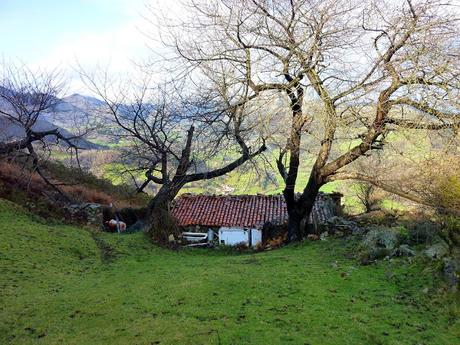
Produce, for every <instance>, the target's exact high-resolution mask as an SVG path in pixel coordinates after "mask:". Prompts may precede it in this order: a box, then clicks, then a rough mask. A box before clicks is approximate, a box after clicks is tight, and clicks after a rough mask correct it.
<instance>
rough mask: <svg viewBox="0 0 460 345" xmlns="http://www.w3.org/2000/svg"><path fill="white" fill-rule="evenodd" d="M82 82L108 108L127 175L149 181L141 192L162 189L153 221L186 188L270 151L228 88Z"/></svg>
mask: <svg viewBox="0 0 460 345" xmlns="http://www.w3.org/2000/svg"><path fill="white" fill-rule="evenodd" d="M82 76H83V78H84V80H85V81H86V83H87V85H88V86H89V87H91V88H92V89H93V90H94V91H95V92H96V93H98V95H99V96H100V97H101V98H102V99H103V100H104V101H105V103H106V109H105V113H106V116H108V118H110V119H111V120H112V121H113V123H114V124H115V126H114V127H113V135H114V136H116V137H117V138H119V139H120V140H122V141H123V143H124V147H123V148H121V162H122V163H123V164H124V166H125V167H126V170H125V171H126V172H129V173H132V174H138V173H139V172H141V173H142V174H144V176H145V179H144V181H143V183H142V184H140V185H138V191H142V190H144V189H145V187H146V186H147V185H148V184H149V183H154V184H156V185H159V186H160V188H159V190H158V191H157V192H156V194H155V196H154V197H153V198H152V199H151V201H150V203H149V213H150V217H151V221H153V220H154V219H158V218H159V217H160V214H162V215H164V211H165V210H169V206H170V203H171V201H172V200H173V199H174V198H175V196H176V195H177V194H178V193H179V191H180V190H181V188H182V187H183V186H184V185H185V184H187V183H191V182H196V181H201V180H208V179H212V178H215V177H219V176H223V175H225V174H227V173H228V172H230V171H233V170H234V169H236V168H237V167H239V166H241V165H242V164H244V163H245V162H247V161H249V160H251V159H253V158H255V157H256V156H258V155H259V154H261V153H262V152H263V151H264V150H265V149H266V147H265V142H264V140H263V139H258V138H254V133H253V131H249V129H248V128H247V127H246V122H245V117H246V115H247V111H246V104H245V103H241V102H238V101H236V102H235V100H234V99H233V98H232V97H231V95H230V94H229V92H228V91H229V90H228V89H227V88H226V87H222V88H220V89H219V88H214V89H213V91H211V90H205V85H201V87H200V88H199V92H195V90H193V89H187V92H186V89H185V88H184V87H183V85H177V84H176V83H173V84H167V85H162V86H158V85H153V86H151V82H150V80H149V78H146V79H145V80H144V82H139V80H138V81H137V82H138V85H137V86H136V83H134V82H133V83H129V82H126V81H124V82H123V84H124V85H127V84H129V85H131V86H132V88H130V90H128V89H126V88H125V89H123V88H121V89H120V88H116V90H113V84H112V83H106V82H105V81H107V80H108V78H107V75H105V76H104V77H102V78H101V75H100V74H99V77H98V76H97V75H96V76H94V75H89V74H85V73H82ZM139 84H140V85H139ZM222 85H223V84H221V86H222ZM208 91H209V92H208ZM249 134H250V135H251V136H252V138H249ZM254 146H255V147H254ZM219 158H220V160H221V161H223V162H222V164H221V165H220V166H218V162H219ZM165 235H166V240H167V234H165ZM160 240H163V241H164V240H165V239H164V238H163V239H160Z"/></svg>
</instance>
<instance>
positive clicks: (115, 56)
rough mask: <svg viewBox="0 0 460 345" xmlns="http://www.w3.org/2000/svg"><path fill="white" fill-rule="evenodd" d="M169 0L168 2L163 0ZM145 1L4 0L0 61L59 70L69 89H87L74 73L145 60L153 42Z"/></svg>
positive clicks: (122, 68) (126, 66) (128, 65)
mask: <svg viewBox="0 0 460 345" xmlns="http://www.w3.org/2000/svg"><path fill="white" fill-rule="evenodd" d="M159 1H163V2H164V1H166V0H159ZM144 2H145V0H0V59H1V60H3V61H6V62H11V61H20V62H21V63H25V64H27V65H28V66H31V68H37V67H41V68H48V69H53V68H56V67H57V68H59V69H62V70H64V71H66V72H68V74H69V78H70V85H69V89H71V90H72V91H73V92H83V93H84V91H85V87H84V86H83V84H82V83H81V82H80V81H79V78H77V77H76V73H75V72H72V71H74V69H75V68H76V66H77V64H80V65H82V66H83V67H84V68H85V69H91V68H92V67H94V66H96V65H97V64H99V65H104V66H106V65H109V67H110V70H111V71H115V72H125V71H128V70H129V69H130V68H131V66H132V61H133V60H135V61H138V60H141V59H143V58H145V57H146V56H147V55H148V53H149V49H148V47H147V45H148V44H151V43H150V42H149V40H148V38H147V37H146V35H145V32H147V31H148V30H150V29H151V28H149V29H146V25H148V22H147V20H146V19H145V18H144V17H143V13H146V8H145V5H144Z"/></svg>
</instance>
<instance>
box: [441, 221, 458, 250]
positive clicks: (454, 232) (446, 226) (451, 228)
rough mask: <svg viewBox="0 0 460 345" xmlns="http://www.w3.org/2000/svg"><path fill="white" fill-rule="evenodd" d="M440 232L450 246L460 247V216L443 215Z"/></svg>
mask: <svg viewBox="0 0 460 345" xmlns="http://www.w3.org/2000/svg"><path fill="white" fill-rule="evenodd" d="M442 223H443V224H442V225H443V226H442V229H441V234H442V235H443V237H444V238H445V239H446V240H447V242H448V243H449V244H450V245H451V246H456V247H460V217H455V216H445V217H444V219H443V222H442Z"/></svg>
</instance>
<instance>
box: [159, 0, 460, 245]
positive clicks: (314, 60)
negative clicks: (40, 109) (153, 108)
mask: <svg viewBox="0 0 460 345" xmlns="http://www.w3.org/2000/svg"><path fill="white" fill-rule="evenodd" d="M184 6H185V8H186V11H184V13H185V14H183V16H182V17H181V18H180V19H177V18H170V17H168V15H164V16H163V18H161V17H160V18H159V19H157V20H159V21H160V25H161V26H162V27H163V28H167V29H166V30H163V34H162V40H163V42H164V43H165V44H166V45H167V46H168V47H169V48H172V49H173V51H175V53H176V55H175V56H176V58H177V61H181V63H182V64H183V65H184V66H186V68H187V69H188V71H190V70H193V71H194V72H195V71H196V70H197V69H198V70H207V71H208V73H209V74H213V73H214V72H215V73H219V70H218V69H217V68H216V67H217V66H219V65H220V64H226V65H228V66H232V70H233V71H235V77H234V83H235V85H236V84H237V83H239V84H240V85H244V86H245V87H242V90H244V92H245V94H244V96H245V97H246V98H247V99H255V98H258V97H261V96H262V95H264V94H267V93H273V92H278V94H279V97H281V98H282V99H285V100H286V104H287V107H288V109H289V112H290V117H291V120H290V122H291V126H290V133H289V134H288V138H287V140H286V144H285V145H284V147H282V148H281V150H280V152H279V157H278V159H277V167H278V170H279V173H280V174H281V176H282V178H283V180H284V183H285V187H284V196H285V199H286V203H287V208H288V213H289V225H288V230H289V239H290V240H293V239H301V238H302V237H303V236H304V235H305V229H303V228H301V225H300V224H301V221H302V219H305V218H306V217H308V216H309V214H310V212H311V210H312V207H313V204H314V201H315V199H316V196H317V194H318V191H319V189H320V188H321V187H322V186H323V185H325V184H326V183H328V182H331V181H336V180H341V179H358V180H370V179H371V177H370V176H368V175H367V174H366V173H365V172H359V173H357V172H355V171H353V170H347V171H346V170H344V168H345V167H347V166H352V163H353V162H354V161H356V160H357V159H359V158H360V157H364V156H368V155H370V154H372V152H373V151H374V150H375V149H382V148H383V147H384V145H385V139H386V136H387V134H388V133H389V131H393V130H397V129H398V128H412V129H414V130H415V129H427V130H438V129H446V128H450V129H455V128H458V126H459V123H460V119H459V108H460V107H459V102H458V99H459V90H460V88H459V85H460V82H459V81H460V79H459V75H460V68H459V61H460V59H459V57H460V54H459V44H460V43H459V40H458V37H459V35H458V33H459V30H458V18H455V17H454V14H455V11H451V5H450V4H449V3H448V2H440V1H438V0H425V1H412V0H401V1H388V2H387V1H378V2H377V1H370V0H369V1H349V0H347V1H344V0H343V1H342V0H326V1H316V0H290V1H288V0H283V1H265V0H252V1H242V0H216V1H190V2H187V3H185V5H184ZM151 10H152V13H154V12H155V11H156V9H155V8H154V7H151ZM280 121H283V120H282V119H281V120H280ZM312 133H316V134H315V135H316V136H319V137H320V140H319V142H318V145H317V150H316V152H314V153H313V157H314V159H313V160H314V163H313V164H312V166H311V171H310V177H309V180H308V183H307V184H306V185H305V186H303V191H302V192H301V193H300V195H298V194H296V192H295V188H296V182H297V177H298V174H299V167H300V163H301V162H302V160H304V159H305V158H304V157H302V156H301V154H302V143H301V141H302V138H303V137H309V136H311V135H313V134H312ZM344 142H345V143H346V142H348V143H349V148H348V149H347V150H346V151H345V152H343V151H341V150H340V149H339V148H340V147H341V146H343V145H341V144H343V143H344Z"/></svg>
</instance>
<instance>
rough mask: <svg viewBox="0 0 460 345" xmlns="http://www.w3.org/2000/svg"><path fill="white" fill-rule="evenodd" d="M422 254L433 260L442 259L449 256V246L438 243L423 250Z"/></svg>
mask: <svg viewBox="0 0 460 345" xmlns="http://www.w3.org/2000/svg"><path fill="white" fill-rule="evenodd" d="M424 254H425V255H426V256H428V257H429V258H430V259H433V260H435V259H442V258H443V257H445V256H446V255H447V254H449V246H448V245H447V243H445V242H438V243H435V244H433V245H431V246H429V247H428V248H427V249H425V251H424Z"/></svg>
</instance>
